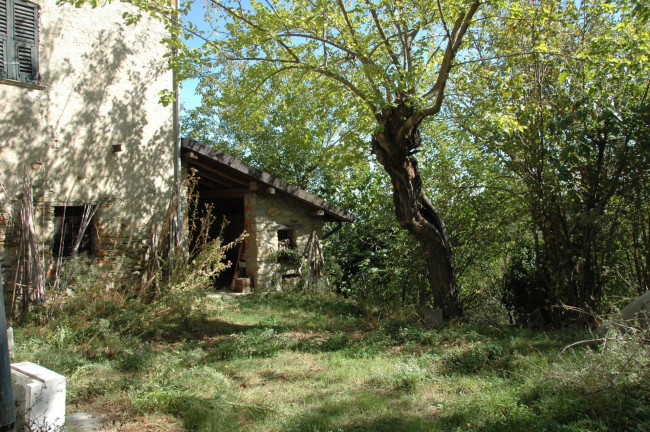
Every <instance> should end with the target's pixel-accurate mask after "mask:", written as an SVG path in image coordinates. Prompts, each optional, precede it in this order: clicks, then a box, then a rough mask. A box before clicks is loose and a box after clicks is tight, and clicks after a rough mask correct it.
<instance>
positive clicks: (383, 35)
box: [366, 0, 400, 69]
mask: <svg viewBox="0 0 650 432" xmlns="http://www.w3.org/2000/svg"><path fill="white" fill-rule="evenodd" d="M366 4H367V5H368V7H370V14H371V15H372V19H373V21H374V22H375V27H376V28H377V32H378V33H379V36H380V37H381V40H382V41H383V43H384V46H385V47H386V51H387V52H388V55H389V56H390V58H391V60H392V61H393V64H394V65H395V67H396V68H397V69H400V65H399V61H398V60H397V56H395V53H394V52H393V49H392V48H391V46H390V43H389V42H388V39H387V38H386V33H384V29H383V28H382V26H381V23H380V22H379V18H378V17H377V11H375V9H374V8H373V7H371V4H370V2H369V1H368V0H366Z"/></svg>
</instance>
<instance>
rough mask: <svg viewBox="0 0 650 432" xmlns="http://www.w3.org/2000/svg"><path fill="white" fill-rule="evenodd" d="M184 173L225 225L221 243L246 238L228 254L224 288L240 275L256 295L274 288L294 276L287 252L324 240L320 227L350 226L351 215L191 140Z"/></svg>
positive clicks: (184, 145) (184, 149)
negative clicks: (188, 172) (191, 174)
mask: <svg viewBox="0 0 650 432" xmlns="http://www.w3.org/2000/svg"><path fill="white" fill-rule="evenodd" d="M181 151H182V160H183V167H184V170H193V171H194V172H195V175H196V176H197V177H198V192H199V196H200V197H201V201H202V203H204V204H212V205H214V209H215V216H216V217H217V221H219V220H221V219H223V218H224V217H225V218H226V219H227V220H228V222H229V223H228V226H227V227H226V229H225V230H224V232H223V233H222V235H223V237H224V241H225V242H228V241H232V240H234V239H235V238H236V237H237V236H238V235H239V234H240V233H241V232H242V231H244V230H245V231H246V232H247V233H248V238H247V239H246V242H245V246H244V248H243V250H242V253H241V254H240V253H239V252H238V250H237V249H236V248H235V249H232V250H231V252H230V256H228V259H229V261H231V262H233V263H234V264H235V265H234V266H232V267H231V268H230V269H229V271H226V272H225V273H224V275H223V278H222V279H221V281H220V282H221V283H222V285H223V286H226V287H227V286H228V285H230V284H231V281H232V280H233V277H234V276H233V273H234V272H240V275H241V276H243V275H244V274H245V275H246V276H247V278H249V279H250V281H251V284H252V286H253V287H254V288H255V289H257V290H272V289H279V288H280V287H281V286H282V284H283V281H286V280H287V279H291V278H293V277H295V276H296V273H295V271H296V265H295V263H294V262H292V260H291V255H292V254H291V253H290V252H291V251H296V253H297V254H299V255H303V254H304V251H305V249H306V248H307V245H308V243H309V242H310V240H312V241H313V240H316V241H318V239H322V238H323V225H324V223H325V222H338V223H342V222H351V221H352V220H354V216H353V215H351V214H350V213H348V212H347V211H345V210H342V209H340V208H338V207H336V206H335V205H332V204H330V203H328V202H326V201H325V200H323V199H322V198H320V197H318V196H316V195H313V194H311V193H309V192H307V191H305V190H302V189H300V188H298V187H296V186H293V185H290V184H288V183H286V182H284V181H283V180H281V179H279V178H277V177H274V176H273V175H271V174H269V173H266V172H263V171H260V170H258V169H256V168H253V167H251V166H249V165H246V164H245V163H243V162H242V161H240V160H238V159H236V158H234V157H232V156H229V155H227V154H225V153H222V152H220V151H218V150H216V149H214V148H212V147H208V146H206V145H204V144H201V143H199V142H197V141H195V140H190V139H183V140H182V145H181Z"/></svg>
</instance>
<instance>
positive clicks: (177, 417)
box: [14, 275, 650, 432]
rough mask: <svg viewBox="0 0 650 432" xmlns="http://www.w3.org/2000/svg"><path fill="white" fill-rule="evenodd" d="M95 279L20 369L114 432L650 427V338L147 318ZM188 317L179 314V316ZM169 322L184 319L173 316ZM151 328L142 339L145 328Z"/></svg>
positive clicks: (286, 317) (364, 322)
mask: <svg viewBox="0 0 650 432" xmlns="http://www.w3.org/2000/svg"><path fill="white" fill-rule="evenodd" d="M96 276H97V275H95V276H86V277H85V278H84V280H83V281H81V280H80V282H83V285H80V287H81V286H84V287H85V288H84V290H80V291H77V292H75V294H74V295H73V296H71V297H70V298H68V299H67V300H66V302H64V303H62V304H61V306H60V307H61V309H60V312H61V313H60V314H57V319H56V320H55V321H53V322H51V323H50V324H49V325H47V326H42V325H38V324H26V325H23V326H21V327H19V328H18V329H17V336H16V337H17V342H18V343H17V346H16V352H15V354H14V356H15V358H16V359H19V360H30V361H34V362H37V363H39V364H42V365H43V366H45V367H48V368H51V369H53V370H56V371H59V372H61V373H64V374H65V375H66V376H67V386H68V412H74V411H91V412H93V413H95V415H101V416H102V418H103V419H104V420H105V421H106V424H105V427H106V430H113V431H118V430H119V431H147V430H157V431H181V430H189V431H215V432H216V431H224V430H232V431H237V430H241V431H250V430H259V431H312V432H313V431H360V430H365V431H420V430H432V431H438V430H439V431H478V430H481V431H486V430H487V431H503V430H512V431H529V430H548V431H560V430H561V431H627V430H647V429H648V427H650V408H649V407H650V403H649V402H650V401H649V400H648V395H649V394H650V384H649V383H650V380H649V379H648V378H650V376H649V370H650V369H649V366H650V365H649V364H648V361H649V360H648V359H650V356H649V354H650V352H649V346H650V345H648V342H647V337H648V334H647V332H645V333H639V332H633V331H632V332H618V331H612V332H610V333H608V334H607V335H606V337H605V338H604V339H599V340H594V341H592V343H590V344H586V343H585V344H580V345H576V346H573V347H568V346H569V344H571V343H573V342H575V341H578V340H583V339H592V338H593V336H592V335H591V334H589V333H588V332H585V331H584V330H578V329H573V330H548V331H531V330H525V329H517V328H513V327H508V326H496V325H494V323H492V324H488V323H486V322H481V321H480V320H476V321H474V322H471V323H464V324H453V325H449V326H447V327H444V328H441V329H430V328H427V327H425V326H423V325H422V324H421V323H420V321H419V320H418V319H417V318H416V317H414V316H413V315H412V314H411V313H410V312H408V310H403V311H402V310H399V311H398V310H395V311H394V314H393V315H392V316H383V315H380V314H379V313H378V311H376V310H373V309H369V308H366V307H363V306H360V305H359V304H358V303H357V302H355V301H353V300H346V299H343V298H341V297H339V296H332V295H305V294H297V293H284V294H277V293H276V294H261V295H260V294H256V295H252V296H248V297H238V298H215V297H208V298H204V299H203V300H202V301H201V302H200V303H195V307H193V308H192V309H191V311H190V312H189V313H188V314H174V313H169V312H170V311H169V310H167V312H166V313H165V314H164V317H165V318H164V319H162V316H161V315H160V314H158V313H155V312H154V311H155V310H157V309H158V308H159V307H161V305H157V306H156V305H152V306H150V307H145V308H143V307H141V306H137V305H136V304H134V303H133V302H131V301H125V299H124V298H123V297H120V296H119V295H117V294H116V293H108V292H107V291H106V290H104V288H103V282H102V281H101V278H98V279H96ZM173 304H178V303H177V302H174V303H173ZM167 307H172V304H171V303H170V304H169V305H168V306H167ZM134 322H136V323H137V325H133V323H134Z"/></svg>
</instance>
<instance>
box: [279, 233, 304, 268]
mask: <svg viewBox="0 0 650 432" xmlns="http://www.w3.org/2000/svg"><path fill="white" fill-rule="evenodd" d="M278 262H279V263H285V264H298V263H299V262H300V255H299V254H298V246H297V244H296V230H291V229H281V230H278Z"/></svg>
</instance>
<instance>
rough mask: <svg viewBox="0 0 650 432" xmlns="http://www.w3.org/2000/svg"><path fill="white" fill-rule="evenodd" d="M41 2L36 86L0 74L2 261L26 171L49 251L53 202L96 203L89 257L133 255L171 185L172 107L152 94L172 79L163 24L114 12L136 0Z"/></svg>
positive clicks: (6, 258) (159, 215) (40, 237)
mask: <svg viewBox="0 0 650 432" xmlns="http://www.w3.org/2000/svg"><path fill="white" fill-rule="evenodd" d="M37 3H38V4H39V7H40V20H39V69H40V74H41V80H40V83H39V84H38V85H22V84H20V83H16V82H11V81H8V80H0V100H2V101H3V103H2V104H0V183H2V186H3V187H2V188H1V189H0V260H3V269H5V270H6V269H7V267H9V266H10V264H11V262H10V261H11V259H12V258H11V256H12V254H13V255H15V253H14V252H15V251H13V252H12V251H11V248H12V247H13V246H15V244H14V243H15V238H12V233H11V232H8V233H6V234H7V235H5V233H4V232H3V231H6V230H8V229H9V228H7V223H8V221H9V218H10V217H11V214H12V207H13V205H14V204H15V202H16V199H17V197H18V195H19V194H20V192H21V190H22V187H23V183H24V180H25V179H29V181H31V182H32V184H33V187H34V197H35V204H36V206H35V212H36V219H37V224H36V225H37V241H38V242H39V243H40V244H41V245H42V247H43V250H44V253H45V255H47V253H48V250H51V242H52V235H53V233H54V232H55V231H56V227H55V221H54V217H53V209H54V207H56V206H63V205H83V204H84V203H100V204H101V205H100V209H99V210H98V212H97V215H96V217H95V227H96V229H97V234H98V237H99V239H100V240H99V241H100V245H99V247H98V249H97V256H96V257H95V258H97V259H110V258H112V257H117V256H127V257H137V256H138V255H140V256H141V255H142V253H141V252H142V249H143V243H144V242H145V241H146V239H147V238H148V237H149V235H150V227H151V225H152V221H153V220H154V219H156V220H157V221H158V223H159V224H160V223H161V222H162V219H164V215H165V213H166V210H167V207H168V205H169V203H170V201H171V197H172V195H173V189H174V140H173V134H172V130H173V115H172V107H171V106H168V107H163V106H162V105H161V104H159V102H158V99H159V92H160V91H162V90H170V89H172V86H173V82H172V73H171V71H169V70H168V69H167V66H166V60H165V58H164V55H165V54H166V53H167V52H168V49H167V48H166V47H165V46H164V45H162V44H161V43H160V41H161V40H162V38H163V37H164V36H165V35H166V30H165V29H164V26H163V24H162V23H160V22H159V21H157V20H154V19H151V18H148V17H147V16H144V17H143V19H142V21H141V22H140V23H138V24H136V25H132V26H126V25H125V24H124V20H123V18H122V14H123V13H124V12H125V11H131V12H134V11H136V10H137V9H136V8H135V7H133V6H132V5H129V4H126V3H122V2H115V3H110V4H106V5H105V6H101V7H98V8H96V9H92V8H90V7H87V6H83V7H81V8H75V7H74V6H71V5H67V4H66V5H62V6H57V5H56V0H38V1H37ZM116 146H119V147H120V149H121V150H120V151H117V152H116V151H114V147H116ZM5 237H7V238H5ZM46 258H47V256H46ZM135 261H137V260H134V262H135ZM133 271H137V268H136V269H135V270H133Z"/></svg>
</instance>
